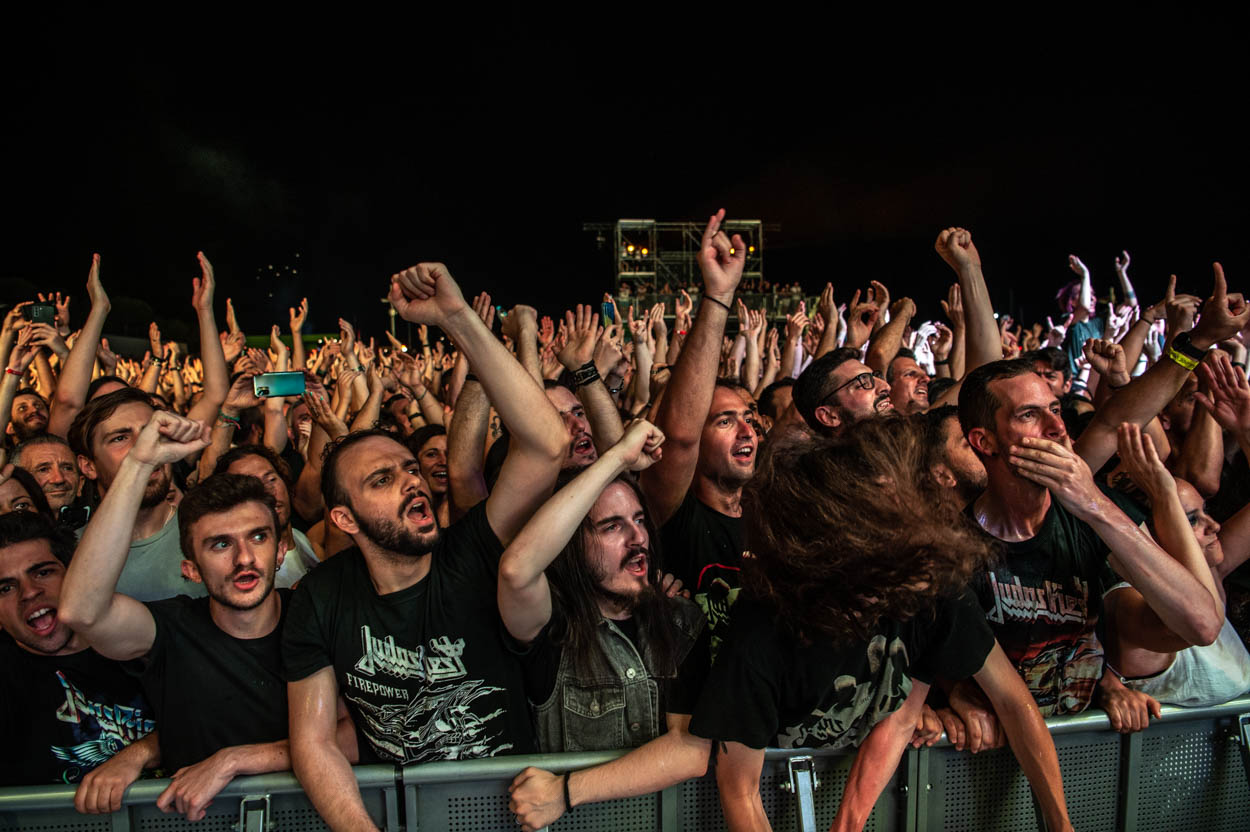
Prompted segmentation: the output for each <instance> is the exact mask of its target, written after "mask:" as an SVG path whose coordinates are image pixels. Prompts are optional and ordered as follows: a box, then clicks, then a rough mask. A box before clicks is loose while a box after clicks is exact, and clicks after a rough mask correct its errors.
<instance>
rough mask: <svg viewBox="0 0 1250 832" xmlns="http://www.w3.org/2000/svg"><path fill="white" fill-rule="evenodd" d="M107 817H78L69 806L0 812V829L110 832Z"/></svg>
mask: <svg viewBox="0 0 1250 832" xmlns="http://www.w3.org/2000/svg"><path fill="white" fill-rule="evenodd" d="M112 828H113V827H112V824H111V822H110V821H109V818H108V815H80V814H78V813H77V812H75V811H74V809H73V807H72V806H71V807H70V808H69V809H68V810H59V811H51V812H49V811H31V812H0V829H3V830H9V829H22V830H30V832H110V830H111V829H112Z"/></svg>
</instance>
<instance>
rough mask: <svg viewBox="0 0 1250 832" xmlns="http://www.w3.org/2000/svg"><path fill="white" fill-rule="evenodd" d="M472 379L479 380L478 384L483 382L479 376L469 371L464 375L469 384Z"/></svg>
mask: <svg viewBox="0 0 1250 832" xmlns="http://www.w3.org/2000/svg"><path fill="white" fill-rule="evenodd" d="M470 381H477V383H478V384H481V383H482V382H480V381H478V379H477V376H475V375H473V373H467V374H466V375H465V377H464V383H465V384H468V383H469V382H470Z"/></svg>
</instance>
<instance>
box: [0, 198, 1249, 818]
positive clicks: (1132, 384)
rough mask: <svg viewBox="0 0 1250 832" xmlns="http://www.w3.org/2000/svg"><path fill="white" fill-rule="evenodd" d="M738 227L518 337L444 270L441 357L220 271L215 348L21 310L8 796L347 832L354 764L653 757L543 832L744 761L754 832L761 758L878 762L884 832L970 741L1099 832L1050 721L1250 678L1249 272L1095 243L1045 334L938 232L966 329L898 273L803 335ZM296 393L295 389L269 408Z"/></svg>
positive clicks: (4, 622) (12, 385)
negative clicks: (261, 313)
mask: <svg viewBox="0 0 1250 832" xmlns="http://www.w3.org/2000/svg"><path fill="white" fill-rule="evenodd" d="M723 220H724V212H723V211H721V212H718V213H717V214H716V215H715V216H713V217H711V218H709V220H708V223H707V228H706V231H705V232H704V235H703V240H702V248H701V251H700V255H699V262H700V268H701V271H702V275H703V286H702V287H701V292H700V293H699V299H698V301H697V303H696V302H694V301H692V300H690V299H689V297H688V296H687V297H685V298H682V299H681V300H680V301H679V302H678V304H677V306H676V309H674V310H673V312H674V313H675V315H674V316H672V317H670V315H669V314H668V310H667V309H665V308H664V306H663V305H660V304H657V305H655V306H652V307H650V308H636V306H635V305H633V304H628V305H626V304H625V303H624V302H622V306H624V307H625V308H624V315H622V314H621V313H620V311H619V310H614V314H613V315H612V317H611V319H610V321H609V320H604V317H603V316H601V315H600V309H599V304H598V303H595V304H593V305H584V304H576V305H572V308H571V309H569V310H568V311H565V312H564V314H563V317H562V318H559V317H558V318H555V319H553V318H550V317H543V316H540V314H539V313H538V311H537V310H535V309H534V308H532V307H530V306H525V305H518V306H515V307H513V308H512V309H510V310H507V311H506V312H504V311H502V310H498V309H497V307H496V306H494V305H493V304H492V301H491V298H490V297H489V296H488V295H485V294H480V295H477V296H476V297H471V298H467V297H466V295H465V294H464V293H463V292H462V290H461V287H460V286H459V285H458V283H457V282H456V280H455V278H454V277H453V276H452V275H451V274H450V273H449V271H448V269H447V268H446V267H445V266H444V265H442V264H440V263H432V262H423V263H419V264H417V265H415V266H413V267H411V268H407V269H404V270H403V271H401V272H399V273H397V274H395V275H393V276H392V277H391V281H390V288H389V300H390V303H391V304H392V305H393V307H394V309H395V311H396V313H397V314H398V316H399V317H401V318H403V319H404V320H406V321H409V322H411V323H413V324H415V325H416V327H417V332H418V339H417V341H416V342H415V343H412V344H402V343H400V342H399V341H398V340H397V339H396V338H395V337H394V336H393V335H390V334H384V337H385V339H386V341H385V343H381V342H380V341H379V339H377V338H376V337H375V338H370V339H369V340H368V342H366V341H365V340H364V339H363V338H362V337H358V336H357V333H356V332H355V331H354V330H353V328H352V327H351V326H350V325H349V324H348V322H346V321H342V320H341V321H340V322H339V323H340V327H341V331H340V337H339V338H338V339H331V340H330V341H328V342H325V343H318V344H316V345H315V346H312V345H306V344H305V338H304V335H303V330H304V327H305V323H306V321H307V316H308V302H307V301H304V302H303V303H301V305H300V306H299V307H298V308H294V309H291V310H290V320H289V330H290V332H289V335H290V338H289V339H288V338H286V337H284V333H283V332H282V328H281V327H279V326H278V325H273V326H272V327H271V329H270V338H269V346H268V349H267V350H265V349H257V348H247V346H246V341H245V336H244V334H243V331H242V329H241V328H240V326H239V322H238V320H237V318H236V315H235V311H234V309H233V308H232V306H231V304H230V302H229V301H227V303H226V328H225V329H224V330H222V331H219V329H218V324H217V319H216V316H215V312H214V293H215V281H214V275H213V267H212V265H211V264H210V263H209V261H208V259H207V258H205V256H204V255H203V254H200V255H199V266H200V277H198V278H195V279H193V281H192V287H191V289H192V293H191V294H192V307H193V309H194V312H195V315H196V318H197V320H198V326H199V345H198V346H199V350H198V355H196V356H187V355H182V354H180V350H179V349H178V348H177V347H176V346H175V345H173V344H169V343H165V342H163V341H162V338H161V333H160V331H159V330H158V329H157V327H156V326H155V324H154V325H153V326H152V328H151V331H150V350H149V352H148V354H147V355H146V356H145V357H144V359H143V360H142V361H134V360H131V359H127V358H122V357H119V356H117V355H115V354H114V353H112V352H111V351H110V349H109V345H108V342H107V339H105V338H103V337H102V335H103V332H104V329H105V324H106V320H107V316H108V313H109V298H108V293H107V291H106V290H105V282H104V280H103V279H102V277H101V269H100V258H99V256H98V255H97V256H96V257H95V258H94V259H93V262H92V264H91V267H90V272H89V275H88V279H87V296H88V303H89V309H88V313H87V315H86V318H85V320H82V321H75V320H74V317H77V316H78V314H79V313H78V308H79V307H80V305H82V304H81V302H76V304H75V308H74V313H73V317H71V311H70V299H69V297H68V296H62V295H60V294H56V295H52V296H49V297H44V296H40V297H39V298H38V299H37V300H36V301H25V302H22V303H18V304H16V305H15V306H14V307H13V309H12V310H11V311H10V312H9V314H8V315H7V316H6V317H5V319H4V324H3V332H2V333H0V363H2V364H3V365H4V366H5V374H4V377H3V384H2V385H0V419H3V420H4V426H5V430H4V434H5V442H6V444H5V454H6V456H7V460H0V463H6V464H3V469H2V471H0V512H3V514H0V628H2V629H3V630H4V633H5V634H6V635H4V636H2V637H0V662H3V664H4V667H5V671H6V672H5V673H4V674H3V675H2V676H0V720H2V721H3V722H4V735H5V736H6V737H7V738H8V747H9V749H10V752H9V753H8V754H6V755H4V757H3V759H0V785H14V784H33V783H78V784H79V785H78V788H77V793H76V798H75V805H76V806H77V808H78V809H79V810H80V811H83V812H111V811H116V810H117V809H118V808H119V806H120V805H121V799H122V795H123V793H124V791H125V789H126V787H127V786H128V785H129V784H130V783H131V782H133V781H134V780H135V779H137V778H138V777H141V776H143V775H144V773H145V772H147V773H156V772H161V773H163V774H164V775H165V776H167V777H170V778H171V782H170V785H169V786H168V788H167V789H166V790H165V791H164V792H163V794H162V795H161V796H160V798H159V800H158V805H159V806H160V808H162V809H163V810H165V811H176V812H179V813H182V814H184V815H185V816H186V817H187V819H189V820H193V821H194V820H198V819H200V818H203V817H204V816H205V812H206V810H207V808H208V807H209V805H210V804H211V802H212V800H213V798H214V796H215V795H216V794H218V792H219V791H220V790H221V789H222V788H223V787H224V786H225V785H226V784H227V783H229V782H230V781H231V780H232V779H233V778H235V777H237V776H240V775H245V774H256V773H262V772H272V771H285V770H293V771H294V773H295V775H296V776H297V777H298V778H299V780H300V783H301V784H302V785H303V787H304V789H305V791H306V793H307V794H308V796H309V798H310V799H311V801H312V803H313V804H314V805H315V806H316V808H317V810H318V812H319V813H320V814H321V816H322V817H323V818H324V820H325V821H326V823H327V824H328V825H329V826H330V827H331V828H334V829H353V830H354V829H371V828H375V827H374V823H373V821H372V820H371V819H370V817H369V814H368V813H367V811H366V809H365V806H364V804H363V802H362V800H361V797H360V792H359V790H358V788H357V786H356V782H355V780H354V778H353V775H352V769H351V766H352V765H353V764H355V763H394V764H411V763H422V762H429V761H440V760H465V759H472V758H481V757H490V756H495V755H501V754H525V753H533V752H537V751H544V752H561V751H577V750H599V749H632V750H630V751H629V752H628V753H626V754H624V755H623V756H621V757H619V758H617V759H615V760H614V761H612V762H610V763H607V764H604V765H601V766H597V767H593V768H589V769H583V770H578V771H573V772H569V773H566V774H553V773H551V772H547V771H543V770H539V769H535V768H528V769H526V770H525V771H523V772H522V773H521V774H520V775H519V776H518V777H517V778H516V779H515V781H514V782H513V783H512V785H511V788H510V795H511V796H510V804H509V805H510V808H511V810H512V811H513V812H514V813H515V814H516V819H517V822H518V824H519V825H520V828H522V829H525V830H532V829H538V828H540V827H543V826H545V825H547V824H549V823H551V822H552V821H554V820H556V819H558V818H559V817H561V816H562V815H563V814H564V813H566V812H568V811H569V810H570V809H572V808H573V807H575V806H578V805H581V804H585V803H591V802H595V801H603V800H610V799H615V798H621V797H626V796H631V795H637V794H643V793H649V792H653V791H657V790H660V789H663V788H666V787H668V786H671V785H673V784H675V783H678V782H681V781H683V780H685V779H688V778H691V777H698V776H702V775H704V774H705V773H706V772H708V771H709V770H714V771H715V778H716V782H717V784H718V787H719V792H720V799H721V806H722V809H723V811H724V815H725V819H726V821H727V822H728V824H729V827H730V828H731V829H735V830H746V829H767V828H768V819H767V817H766V815H765V813H764V809H763V803H762V800H761V796H760V790H759V789H760V775H761V771H762V767H763V763H764V751H765V749H766V748H768V747H783V748H799V747H829V748H843V747H854V748H856V749H857V750H856V752H855V759H854V763H853V766H852V768H851V771H850V774H849V779H848V781H847V784H846V788H845V792H844V795H843V798H842V801H841V803H840V805H839V808H838V813H837V817H836V819H835V821H834V827H835V828H837V829H858V828H862V826H863V825H864V823H865V822H866V821H867V818H868V815H869V813H870V812H871V811H872V808H873V806H874V804H875V802H876V800H877V797H878V796H879V794H880V793H881V791H882V789H883V788H884V787H885V785H886V784H887V782H889V781H890V779H891V778H892V776H893V773H894V769H895V767H896V765H897V763H898V761H899V759H900V758H901V756H902V754H903V752H904V750H905V749H906V748H907V746H908V745H909V744H910V745H914V746H919V745H921V744H930V745H931V744H933V743H934V742H936V741H937V740H938V739H939V737H940V736H941V735H942V734H943V733H945V734H946V735H947V736H948V737H949V738H950V740H951V741H952V742H953V743H954V744H955V745H956V747H957V748H960V749H967V750H968V751H970V752H972V753H977V752H979V751H981V750H982V749H987V748H994V747H998V746H1001V745H1004V744H1009V745H1010V747H1011V749H1012V751H1013V753H1014V754H1015V757H1016V759H1017V760H1018V761H1019V763H1020V766H1021V768H1022V769H1023V771H1024V773H1025V774H1026V775H1027V777H1028V779H1029V782H1030V784H1031V786H1032V788H1033V790H1034V793H1035V795H1036V797H1037V799H1038V802H1039V805H1040V807H1041V810H1042V812H1043V814H1044V815H1045V818H1046V822H1047V826H1048V828H1050V829H1069V828H1071V823H1070V821H1069V818H1068V811H1067V806H1066V802H1065V799H1064V788H1063V782H1062V776H1061V773H1060V769H1059V764H1058V758H1057V756H1056V753H1055V747H1054V744H1053V742H1052V740H1051V737H1050V734H1049V733H1048V731H1047V728H1046V724H1045V722H1044V719H1045V718H1046V717H1049V716H1054V715H1062V714H1073V713H1079V712H1081V711H1084V710H1085V709H1086V708H1089V707H1099V708H1103V709H1105V710H1106V711H1107V713H1108V715H1109V717H1110V720H1111V723H1112V725H1113V727H1115V728H1116V729H1117V730H1120V731H1125V732H1128V731H1137V730H1142V729H1144V728H1146V727H1147V726H1148V724H1149V721H1150V719H1151V718H1152V717H1157V716H1159V713H1160V712H1159V707H1160V704H1176V705H1183V706H1184V705H1204V704H1213V703H1216V702H1223V701H1226V700H1228V699H1231V698H1233V697H1235V696H1237V695H1239V694H1241V693H1243V692H1245V691H1246V690H1247V689H1250V654H1247V651H1246V648H1245V647H1244V646H1243V643H1242V640H1241V638H1240V636H1239V635H1238V632H1237V629H1236V627H1235V626H1234V625H1235V623H1236V622H1234V621H1231V620H1230V613H1232V612H1234V611H1235V609H1236V604H1235V603H1234V602H1235V599H1232V600H1230V595H1229V588H1226V587H1225V578H1226V577H1227V576H1229V575H1230V573H1232V572H1233V571H1234V570H1236V569H1237V568H1238V567H1239V566H1240V565H1241V564H1242V563H1244V562H1245V561H1246V560H1247V558H1250V508H1248V507H1247V505H1246V503H1247V499H1248V498H1250V488H1248V487H1247V480H1248V479H1250V469H1248V468H1247V462H1246V460H1247V455H1248V454H1250V383H1248V382H1247V374H1246V346H1245V345H1246V342H1247V339H1248V338H1250V306H1248V305H1247V302H1246V300H1245V298H1243V296H1242V295H1241V294H1239V293H1235V292H1230V291H1229V288H1228V286H1227V285H1226V283H1225V278H1224V274H1223V271H1222V269H1221V267H1220V265H1219V264H1216V265H1215V266H1214V279H1213V283H1212V284H1211V285H1210V286H1209V288H1208V287H1206V286H1204V287H1203V288H1202V296H1201V297H1200V296H1197V295H1189V294H1184V293H1181V292H1179V291H1178V287H1177V285H1176V280H1175V278H1173V279H1172V281H1171V283H1170V285H1169V287H1168V289H1167V293H1166V295H1165V297H1164V298H1163V299H1161V300H1159V301H1158V302H1157V303H1154V304H1153V305H1149V306H1148V305H1144V304H1141V303H1139V302H1138V301H1137V299H1136V296H1135V293H1134V289H1133V286H1132V283H1131V281H1130V279H1129V274H1128V268H1129V258H1128V255H1127V253H1125V254H1124V255H1123V256H1122V257H1120V258H1117V260H1116V264H1115V265H1116V283H1115V285H1114V286H1111V285H1109V286H1106V287H1104V288H1106V289H1110V290H1112V291H1110V292H1109V293H1108V298H1107V299H1106V300H1104V301H1099V300H1098V299H1097V297H1096V294H1095V291H1094V281H1093V279H1092V278H1091V275H1090V272H1089V270H1088V269H1087V268H1085V266H1084V264H1082V263H1081V261H1080V260H1079V259H1077V258H1076V257H1072V258H1071V260H1070V266H1071V268H1072V269H1073V271H1074V272H1076V280H1074V281H1072V282H1071V283H1069V284H1067V285H1065V286H1064V288H1063V289H1062V291H1060V293H1059V295H1058V297H1057V300H1058V308H1057V309H1056V310H1055V312H1054V314H1053V315H1052V317H1050V318H1048V319H1047V321H1046V324H1045V325H1040V324H1039V325H1034V326H1032V327H1030V328H1027V329H1026V328H1024V327H1022V326H1019V325H1017V324H1015V322H1013V321H1011V320H1010V319H1009V318H1007V317H1006V316H1003V317H998V316H996V315H995V314H994V310H993V306H992V304H991V300H990V293H989V290H988V287H987V283H986V277H985V275H984V273H983V271H982V264H981V260H980V257H979V254H978V252H977V249H976V246H975V245H974V244H973V241H972V236H971V234H970V232H969V231H967V230H965V229H963V228H947V229H944V230H942V231H941V233H940V234H939V235H938V237H937V242H936V251H937V254H938V255H939V256H940V257H941V258H942V260H944V261H945V262H946V263H947V264H948V265H949V266H950V267H951V269H952V270H953V271H954V273H955V279H954V282H953V283H952V284H951V286H950V287H949V290H948V291H947V292H945V294H944V298H943V299H942V300H941V306H942V309H943V312H944V316H945V319H944V320H938V321H928V322H921V321H919V320H917V314H916V304H915V302H914V301H913V300H912V299H911V298H907V297H902V298H897V299H892V297H891V294H890V292H889V290H888V289H887V287H886V286H885V285H883V284H882V283H881V282H878V281H872V283H871V285H870V286H869V287H866V288H865V289H863V290H858V289H857V290H855V291H854V293H853V296H852V297H851V299H850V301H849V303H846V304H844V305H839V304H837V302H836V301H835V298H834V288H833V286H831V285H827V286H826V287H825V289H824V292H823V293H822V294H821V295H820V297H819V298H818V299H817V301H816V302H815V304H814V306H815V308H813V309H811V310H810V317H809V309H808V308H807V307H806V304H804V305H802V306H800V307H799V308H797V309H796V310H795V311H794V312H793V313H791V314H790V315H788V316H787V317H786V319H785V321H784V322H781V321H778V325H777V326H776V327H773V326H770V325H769V321H768V320H767V319H766V316H765V315H764V314H762V312H761V311H760V310H757V309H752V308H749V307H748V306H747V305H746V304H745V303H743V302H742V301H741V300H736V294H737V293H738V290H739V289H740V281H741V279H742V272H743V264H744V260H745V256H746V252H745V246H744V245H743V242H742V240H741V239H739V238H738V237H737V236H734V237H732V238H731V237H729V236H727V235H726V234H725V233H724V232H723V231H721V223H722V222H723ZM1117 287H1118V289H1119V300H1118V301H1117V300H1116V297H1115V292H1114V289H1115V288H1117ZM1194 288H1195V290H1197V288H1198V287H1197V286H1196V285H1195V287H1194ZM314 300H316V298H314ZM604 302H605V303H608V304H613V305H615V303H616V301H614V300H613V299H611V298H610V297H605V298H604ZM35 307H42V308H43V309H44V310H48V309H49V308H50V309H51V311H50V312H45V314H41V315H34V314H32V310H33V309H34V308H35ZM32 318H33V319H34V320H32ZM49 318H50V320H49ZM670 320H671V321H672V325H671V326H670ZM72 324H73V325H72ZM74 325H76V328H75V326H74ZM288 342H289V345H288ZM272 372H297V373H302V379H303V387H304V393H303V394H302V395H299V396H279V395H275V396H269V397H263V396H260V395H258V393H263V392H264V391H263V390H258V389H257V388H256V384H255V378H256V377H257V376H259V375H261V374H266V373H272Z"/></svg>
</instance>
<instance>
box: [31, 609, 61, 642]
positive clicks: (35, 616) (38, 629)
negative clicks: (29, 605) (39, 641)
mask: <svg viewBox="0 0 1250 832" xmlns="http://www.w3.org/2000/svg"><path fill="white" fill-rule="evenodd" d="M26 624H27V626H28V627H30V629H31V630H33V631H34V633H35V635H37V636H46V635H49V634H51V632H52V631H53V630H55V629H56V609H55V608H53V607H48V606H44V607H39V608H38V609H36V610H35V611H34V612H32V613H31V614H30V615H28V616H26Z"/></svg>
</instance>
